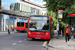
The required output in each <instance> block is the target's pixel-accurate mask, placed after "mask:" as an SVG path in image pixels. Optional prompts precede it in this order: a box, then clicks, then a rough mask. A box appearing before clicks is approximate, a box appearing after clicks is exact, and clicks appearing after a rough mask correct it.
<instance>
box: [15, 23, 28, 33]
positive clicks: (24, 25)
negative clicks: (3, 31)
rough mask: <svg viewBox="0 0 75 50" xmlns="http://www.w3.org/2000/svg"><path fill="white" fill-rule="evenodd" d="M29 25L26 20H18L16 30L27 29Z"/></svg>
mask: <svg viewBox="0 0 75 50" xmlns="http://www.w3.org/2000/svg"><path fill="white" fill-rule="evenodd" d="M27 25H28V23H26V22H17V24H16V30H17V31H21V32H22V31H27V28H28V27H27Z"/></svg>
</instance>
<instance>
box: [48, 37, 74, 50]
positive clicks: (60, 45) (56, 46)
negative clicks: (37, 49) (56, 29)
mask: <svg viewBox="0 0 75 50" xmlns="http://www.w3.org/2000/svg"><path fill="white" fill-rule="evenodd" d="M48 45H49V49H48V50H75V39H74V38H73V37H71V39H70V40H69V42H67V43H65V36H64V37H62V36H59V39H57V36H54V37H53V38H52V39H51V40H50V42H49V44H48Z"/></svg>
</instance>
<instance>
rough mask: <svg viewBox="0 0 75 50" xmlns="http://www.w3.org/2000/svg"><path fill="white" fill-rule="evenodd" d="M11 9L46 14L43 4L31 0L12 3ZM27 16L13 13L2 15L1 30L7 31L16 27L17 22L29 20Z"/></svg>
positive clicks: (27, 13) (29, 13)
mask: <svg viewBox="0 0 75 50" xmlns="http://www.w3.org/2000/svg"><path fill="white" fill-rule="evenodd" d="M10 10H11V11H19V12H24V13H25V14H26V15H45V12H44V11H43V10H44V9H43V6H42V5H41V4H38V3H36V2H33V1H31V0H20V1H18V2H17V3H11V4H10ZM27 20H28V19H27V18H25V17H16V16H12V15H5V14H2V15H1V31H7V29H8V28H11V27H15V28H16V23H17V22H27Z"/></svg>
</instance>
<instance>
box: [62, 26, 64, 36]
mask: <svg viewBox="0 0 75 50" xmlns="http://www.w3.org/2000/svg"><path fill="white" fill-rule="evenodd" d="M62 36H64V26H63V27H62Z"/></svg>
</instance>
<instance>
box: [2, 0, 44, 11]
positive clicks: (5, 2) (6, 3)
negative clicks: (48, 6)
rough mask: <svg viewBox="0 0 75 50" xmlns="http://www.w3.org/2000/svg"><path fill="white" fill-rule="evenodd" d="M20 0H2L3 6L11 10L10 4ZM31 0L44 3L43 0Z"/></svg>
mask: <svg viewBox="0 0 75 50" xmlns="http://www.w3.org/2000/svg"><path fill="white" fill-rule="evenodd" d="M17 1H18V0H2V1H1V2H2V7H3V8H5V9H7V10H9V5H10V4H11V3H16V2H17ZM31 1H34V2H37V3H39V4H43V2H42V0H31Z"/></svg>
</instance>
